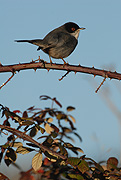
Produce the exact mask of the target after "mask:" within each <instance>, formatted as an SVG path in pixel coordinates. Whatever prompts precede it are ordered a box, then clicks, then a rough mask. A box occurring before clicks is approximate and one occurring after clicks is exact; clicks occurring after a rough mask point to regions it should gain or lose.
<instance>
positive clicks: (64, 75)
mask: <svg viewBox="0 0 121 180" xmlns="http://www.w3.org/2000/svg"><path fill="white" fill-rule="evenodd" d="M69 72H70V71H67V72H66V74H64V75H63V76H62V77H61V78H60V79H59V81H61V80H62V79H63V78H64V77H66V76H67V74H69Z"/></svg>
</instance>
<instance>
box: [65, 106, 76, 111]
mask: <svg viewBox="0 0 121 180" xmlns="http://www.w3.org/2000/svg"><path fill="white" fill-rule="evenodd" d="M66 110H67V111H68V112H69V111H73V110H75V107H73V106H68V107H67V108H66Z"/></svg>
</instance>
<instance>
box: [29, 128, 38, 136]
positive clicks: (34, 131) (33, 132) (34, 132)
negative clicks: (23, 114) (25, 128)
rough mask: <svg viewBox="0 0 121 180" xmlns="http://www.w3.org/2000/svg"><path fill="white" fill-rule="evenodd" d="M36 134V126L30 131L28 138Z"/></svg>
mask: <svg viewBox="0 0 121 180" xmlns="http://www.w3.org/2000/svg"><path fill="white" fill-rule="evenodd" d="M37 132H38V129H37V127H36V126H34V127H33V128H32V129H31V131H30V136H31V137H34V136H35V135H36V134H37Z"/></svg>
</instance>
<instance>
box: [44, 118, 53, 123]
mask: <svg viewBox="0 0 121 180" xmlns="http://www.w3.org/2000/svg"><path fill="white" fill-rule="evenodd" d="M45 120H46V121H47V122H48V123H51V122H53V118H47V119H45Z"/></svg>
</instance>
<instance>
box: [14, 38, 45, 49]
mask: <svg viewBox="0 0 121 180" xmlns="http://www.w3.org/2000/svg"><path fill="white" fill-rule="evenodd" d="M42 41H43V40H42V39H33V40H15V42H28V43H31V44H35V45H37V46H39V48H38V49H37V50H40V49H41V48H42V47H43V43H42Z"/></svg>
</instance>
